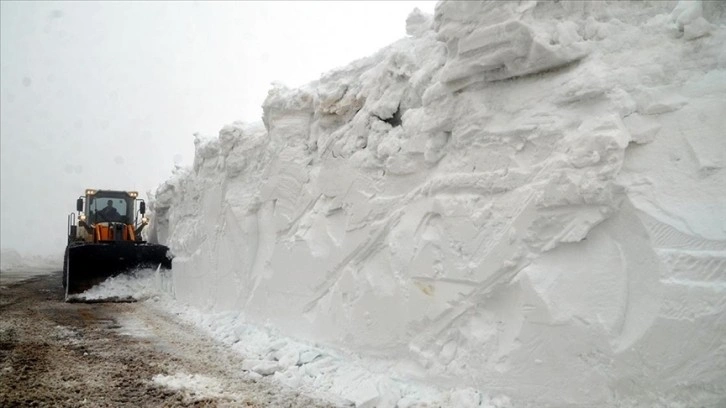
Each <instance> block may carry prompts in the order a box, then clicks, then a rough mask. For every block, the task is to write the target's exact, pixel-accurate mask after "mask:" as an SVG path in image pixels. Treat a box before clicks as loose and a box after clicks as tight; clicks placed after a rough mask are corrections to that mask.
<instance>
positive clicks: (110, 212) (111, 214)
mask: <svg viewBox="0 0 726 408" xmlns="http://www.w3.org/2000/svg"><path fill="white" fill-rule="evenodd" d="M96 217H97V218H98V219H97V221H101V222H103V221H105V222H119V221H121V214H119V212H118V211H117V210H116V208H115V207H114V206H113V200H108V201H107V202H106V207H104V208H103V209H101V210H100V211H98V213H97V216H96Z"/></svg>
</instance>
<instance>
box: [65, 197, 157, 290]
mask: <svg viewBox="0 0 726 408" xmlns="http://www.w3.org/2000/svg"><path fill="white" fill-rule="evenodd" d="M76 211H77V212H78V216H76V213H75V212H73V213H71V214H70V215H69V216H68V245H67V246H66V251H65V256H64V259H63V262H64V263H63V287H64V288H65V291H66V299H68V296H69V295H72V294H77V293H81V292H84V291H86V290H88V289H90V288H91V287H93V286H94V285H96V284H98V283H101V282H103V281H104V280H106V279H108V278H110V277H112V276H117V275H120V274H124V273H131V272H133V271H134V270H136V269H140V268H154V269H157V268H162V269H171V255H170V253H169V248H168V247H166V246H164V245H159V244H152V243H149V242H146V241H144V240H143V238H142V235H141V231H142V230H143V229H144V227H145V226H146V225H148V224H149V219H148V218H147V217H146V216H145V214H146V203H145V202H144V200H142V199H140V198H138V193H137V192H135V191H112V190H94V189H87V190H86V192H85V195H83V196H80V197H79V198H78V200H77V201H76ZM139 216H140V219H139Z"/></svg>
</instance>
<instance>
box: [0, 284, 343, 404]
mask: <svg viewBox="0 0 726 408" xmlns="http://www.w3.org/2000/svg"><path fill="white" fill-rule="evenodd" d="M0 313H1V314H2V320H1V321H0V406H3V407H14V406H17V407H20V406H60V407H78V406H88V407H158V406H209V407H214V406H221V407H238V406H250V407H332V406H336V405H335V404H331V403H329V402H322V401H319V400H318V401H316V400H313V399H311V398H308V397H305V396H302V395H300V394H299V393H298V392H295V391H294V390H289V389H285V388H284V387H281V386H279V385H278V384H275V383H273V382H272V381H269V379H266V378H261V377H260V376H256V375H250V374H249V373H247V372H245V371H243V370H241V369H240V367H242V366H243V365H244V363H245V360H244V359H243V358H242V357H241V356H240V355H239V354H237V353H234V352H233V351H231V350H229V349H228V348H227V347H225V346H223V345H221V344H219V343H218V342H216V341H214V340H213V339H211V338H209V337H208V336H206V335H204V334H203V333H200V332H199V331H198V330H197V329H195V328H194V327H193V326H190V325H188V324H185V323H183V322H180V321H179V320H178V319H176V318H175V317H174V316H173V315H169V314H168V313H165V312H164V311H163V310H161V309H159V308H152V307H148V303H146V302H138V303H92V304H86V303H66V302H64V301H63V290H62V287H61V278H60V274H59V273H56V274H52V275H45V276H39V277H35V278H32V279H28V280H25V281H23V282H20V283H14V284H10V285H8V286H6V287H3V288H2V289H1V291H0ZM339 405H340V404H338V406H339Z"/></svg>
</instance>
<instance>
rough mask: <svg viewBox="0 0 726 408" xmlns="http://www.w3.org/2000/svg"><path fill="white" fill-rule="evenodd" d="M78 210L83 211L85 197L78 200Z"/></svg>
mask: <svg viewBox="0 0 726 408" xmlns="http://www.w3.org/2000/svg"><path fill="white" fill-rule="evenodd" d="M76 211H83V199H82V198H79V199H78V200H76Z"/></svg>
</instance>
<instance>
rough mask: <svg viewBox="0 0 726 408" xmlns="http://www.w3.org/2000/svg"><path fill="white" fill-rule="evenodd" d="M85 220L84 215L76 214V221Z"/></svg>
mask: <svg viewBox="0 0 726 408" xmlns="http://www.w3.org/2000/svg"><path fill="white" fill-rule="evenodd" d="M85 220H86V216H85V215H83V214H81V215H79V216H78V221H85Z"/></svg>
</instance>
